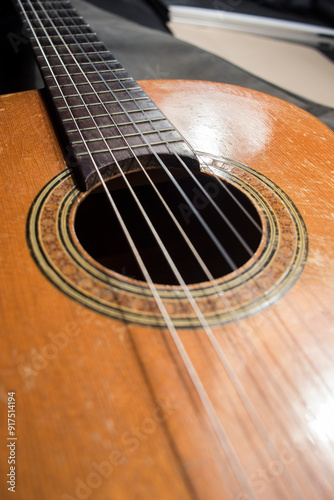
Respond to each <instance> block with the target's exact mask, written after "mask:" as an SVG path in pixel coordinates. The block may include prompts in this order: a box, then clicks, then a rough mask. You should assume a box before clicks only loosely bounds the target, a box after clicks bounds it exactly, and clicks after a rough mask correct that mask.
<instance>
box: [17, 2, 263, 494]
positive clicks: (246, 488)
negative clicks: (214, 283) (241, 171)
mask: <svg viewBox="0 0 334 500" xmlns="http://www.w3.org/2000/svg"><path fill="white" fill-rule="evenodd" d="M28 2H29V3H30V5H31V2H30V0H28ZM18 4H19V5H20V7H21V9H22V12H23V14H24V16H25V17H26V20H27V22H28V24H29V26H30V30H31V32H32V33H33V34H34V36H35V38H36V41H37V43H38V46H39V49H40V50H41V53H42V54H44V51H43V48H42V46H41V45H40V43H39V41H38V38H37V37H36V34H35V30H34V28H33V26H32V24H31V23H30V20H29V18H28V16H27V15H26V12H25V10H24V9H23V6H22V4H21V1H20V0H18ZM31 7H32V9H33V11H35V9H34V8H33V6H32V5H31ZM35 16H36V19H38V16H37V15H36V13H35ZM41 26H42V23H41ZM42 28H43V26H42ZM45 33H46V36H48V35H47V32H46V31H45ZM60 60H61V59H60ZM46 62H47V64H48V66H49V69H50V71H51V73H53V72H52V68H51V66H50V65H49V63H48V61H47V59H46ZM55 81H56V79H55ZM57 86H58V89H59V91H60V93H61V94H62V96H63V97H64V95H63V92H62V90H61V87H60V86H59V85H58V83H57ZM69 112H70V113H71V110H70V109H69ZM71 115H72V118H73V121H74V123H75V124H76V120H75V118H74V116H73V114H72V113H71ZM77 129H78V133H79V134H80V136H81V138H82V140H83V142H84V143H85V141H84V137H83V135H82V134H81V132H80V129H79V127H77ZM87 153H88V155H89V156H90V158H91V160H92V163H93V165H94V167H95V169H96V173H97V175H98V177H99V179H100V182H101V185H102V186H103V189H104V191H105V194H106V196H107V198H108V200H109V202H110V204H111V206H112V208H113V210H114V211H115V214H116V216H117V219H118V221H119V223H120V225H121V227H122V229H123V231H124V233H125V235H126V237H127V239H128V242H129V245H130V247H131V249H132V251H133V253H134V255H135V257H136V259H137V261H138V264H139V266H140V268H141V270H142V272H143V275H144V277H145V279H146V281H147V283H148V285H149V287H150V290H151V293H152V295H153V297H154V298H155V301H156V303H157V305H158V308H159V310H160V313H161V315H162V317H163V319H164V321H165V323H166V326H167V329H168V330H169V332H170V334H171V337H172V339H173V341H174V343H175V345H176V347H177V350H178V352H179V354H180V357H181V359H182V361H183V363H184V366H185V367H186V370H187V372H188V375H189V377H190V379H191V380H192V383H193V385H194V387H195V389H196V392H197V394H198V396H199V398H200V400H201V402H202V404H203V407H204V409H205V411H206V414H207V416H208V418H209V420H210V422H211V425H212V427H213V429H214V431H215V433H216V436H217V438H218V441H219V443H220V445H221V446H222V449H223V450H224V453H225V455H226V457H227V459H228V461H229V462H230V464H231V467H232V470H233V473H234V474H235V477H236V479H237V481H238V483H239V486H240V487H241V489H242V491H243V492H247V494H248V495H249V498H250V499H251V500H257V496H256V495H255V492H254V490H253V488H252V487H251V486H250V485H249V482H248V478H247V476H246V474H245V472H244V470H243V468H242V466H241V463H240V461H239V458H238V456H237V454H236V452H235V450H234V447H233V445H232V444H231V442H230V440H229V439H228V437H227V433H226V431H225V430H224V427H223V425H222V423H221V422H220V419H219V418H218V415H217V413H216V411H215V409H214V407H213V405H212V403H211V401H210V399H209V397H208V395H207V393H206V390H205V388H204V386H203V384H202V382H201V380H200V378H199V376H198V374H197V372H196V370H195V368H194V365H193V363H192V361H191V360H190V358H189V356H188V354H187V352H186V349H185V348H184V345H183V343H182V341H181V339H180V337H179V334H178V333H177V330H176V329H175V327H174V325H173V322H172V320H171V318H170V317H169V315H168V313H167V311H166V308H165V306H164V304H163V301H162V299H161V297H160V295H159V293H158V291H157V289H156V287H155V285H154V283H153V281H152V279H151V277H150V275H149V273H148V271H147V269H146V267H145V265H144V263H143V261H142V259H141V256H140V254H139V252H138V250H137V248H136V246H135V244H134V242H133V240H132V237H131V235H130V233H129V231H128V229H127V226H126V224H125V223H124V221H123V219H122V217H121V214H120V213H119V211H118V208H117V206H116V204H115V202H114V200H113V198H112V196H111V194H110V192H109V190H108V188H107V187H106V184H105V182H104V179H103V177H102V175H101V172H100V171H99V168H98V166H97V165H96V163H95V160H94V158H93V156H92V154H91V153H90V151H89V148H88V147H87Z"/></svg>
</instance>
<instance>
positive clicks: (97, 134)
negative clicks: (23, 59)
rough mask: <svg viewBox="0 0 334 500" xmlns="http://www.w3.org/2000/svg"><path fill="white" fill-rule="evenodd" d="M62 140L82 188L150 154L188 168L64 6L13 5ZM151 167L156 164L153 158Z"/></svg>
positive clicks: (172, 134) (151, 112) (157, 120)
mask: <svg viewBox="0 0 334 500" xmlns="http://www.w3.org/2000/svg"><path fill="white" fill-rule="evenodd" d="M16 7H17V9H18V12H19V14H20V17H21V19H22V22H23V27H24V29H25V31H26V33H27V36H28V37H29V39H30V42H31V45H32V48H33V50H34V53H35V56H36V59H37V62H38V64H39V67H40V70H41V73H42V76H43V78H44V82H45V86H46V88H47V90H48V94H49V96H50V97H51V100H52V102H53V105H54V107H55V110H56V116H57V118H58V120H59V122H60V124H61V129H62V130H63V132H64V135H65V143H66V148H65V149H66V152H67V154H66V157H67V159H68V160H69V161H68V163H69V166H72V167H74V166H75V167H78V168H77V169H76V170H77V171H78V174H79V179H80V180H81V183H82V185H83V187H84V188H85V189H89V188H91V187H93V186H94V185H95V184H96V183H97V182H98V180H99V176H98V173H97V169H99V170H100V171H101V174H102V175H103V177H104V178H109V177H111V176H113V175H114V174H115V173H117V171H118V170H119V168H122V169H124V170H131V169H134V168H136V164H137V161H138V158H140V162H141V163H142V164H143V166H144V167H146V166H148V165H150V164H151V163H152V161H154V160H155V159H156V158H157V157H159V158H161V159H162V160H163V161H166V162H167V163H168V164H169V165H171V166H177V165H178V164H179V161H178V159H177V156H176V155H179V156H180V157H181V158H182V159H183V161H185V162H186V163H187V164H188V166H190V167H191V168H197V165H198V163H197V160H196V158H195V156H194V154H193V153H192V151H191V150H190V148H189V147H188V145H187V144H186V143H185V141H184V140H183V138H182V137H181V135H180V134H179V133H178V132H177V131H176V130H175V128H174V127H173V126H172V124H171V123H170V122H169V121H168V120H167V118H166V117H165V115H164V114H163V113H162V112H161V111H160V110H159V109H158V108H157V107H156V106H155V104H154V103H153V102H152V100H151V99H150V98H149V97H148V95H147V94H146V93H145V92H144V91H143V89H142V88H141V87H140V86H139V85H138V83H137V82H136V81H135V80H134V79H133V78H132V77H131V76H130V75H129V74H128V73H127V71H126V70H125V69H124V68H123V67H122V65H121V64H120V62H119V61H118V60H117V59H116V58H115V57H114V56H113V54H112V53H111V52H110V51H109V50H108V49H107V48H106V46H105V45H104V44H103V42H101V41H100V40H99V39H98V37H97V35H96V33H94V32H93V31H92V30H91V28H90V26H89V25H88V24H87V23H86V22H85V21H84V20H83V18H82V17H81V16H79V15H78V13H77V11H76V10H75V9H74V8H73V7H72V5H71V3H70V2H68V1H53V2H44V1H43V0H38V1H36V0H35V1H30V0H28V1H21V0H17V1H16ZM155 163H156V160H155Z"/></svg>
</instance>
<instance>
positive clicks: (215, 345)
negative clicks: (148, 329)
mask: <svg viewBox="0 0 334 500" xmlns="http://www.w3.org/2000/svg"><path fill="white" fill-rule="evenodd" d="M63 24H64V23H63ZM68 31H69V30H68ZM138 161H139V160H138ZM137 202H138V200H137ZM151 229H152V228H151ZM152 230H153V229H152ZM156 238H157V236H156ZM157 239H158V238H157ZM159 244H160V246H161V241H160V242H159ZM164 251H165V250H164ZM165 253H166V252H165ZM174 273H175V271H174ZM178 280H179V282H181V278H180V276H179V277H178ZM182 285H183V288H184V284H182ZM188 299H189V301H190V302H192V303H193V300H192V297H191V296H190V297H189V295H188ZM195 307H196V305H194V303H193V308H195ZM197 316H198V317H199V312H198V311H197ZM207 333H209V332H208V331H207ZM208 336H210V335H208ZM211 343H212V344H213V346H214V347H215V349H216V351H217V353H218V354H219V357H220V359H221V360H222V358H223V354H222V352H219V350H218V347H219V349H220V346H219V345H218V344H217V341H216V339H215V338H213V339H212V336H211ZM220 350H221V349H220ZM223 364H225V366H226V359H225V360H223ZM230 378H232V377H231V373H230ZM234 385H236V381H234ZM240 392H241V390H240V388H239V395H240ZM248 411H249V408H248ZM262 437H263V434H262ZM267 444H268V443H267Z"/></svg>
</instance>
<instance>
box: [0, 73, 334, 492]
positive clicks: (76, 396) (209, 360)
mask: <svg viewBox="0 0 334 500" xmlns="http://www.w3.org/2000/svg"><path fill="white" fill-rule="evenodd" d="M140 84H141V85H142V87H143V88H144V90H145V91H146V92H147V93H148V95H149V96H150V97H151V98H152V99H153V101H154V102H155V103H156V104H157V105H158V106H159V107H160V108H161V109H162V111H163V112H164V113H165V114H166V116H167V117H168V118H169V120H170V121H171V122H172V123H173V124H174V125H175V127H176V128H177V129H178V130H179V131H180V132H181V134H183V135H184V137H185V138H186V140H188V141H189V143H190V144H191V145H192V146H193V148H194V149H195V150H197V151H199V152H204V153H208V154H209V155H214V156H216V157H227V158H231V159H232V160H236V161H238V162H241V163H243V164H246V165H247V166H248V167H250V168H251V169H254V171H256V172H258V173H260V174H262V175H263V176H265V177H266V178H267V179H269V181H268V185H269V186H270V185H271V184H270V182H272V186H273V190H274V189H275V186H278V187H279V188H280V189H281V190H282V191H283V192H284V193H285V194H286V195H287V197H288V198H289V199H291V200H292V202H293V204H294V206H295V207H297V210H298V212H299V213H300V214H301V217H302V219H303V221H304V223H305V228H306V232H305V234H304V233H303V234H304V236H302V237H303V238H304V239H305V241H302V242H300V244H301V245H302V244H305V245H308V255H307V258H306V262H305V266H304V268H303V269H302V270H301V274H300V276H298V278H296V281H295V283H294V284H292V285H291V287H290V289H289V290H288V291H286V292H285V293H284V294H282V296H281V297H280V298H277V300H276V299H275V301H274V300H273V301H272V302H273V303H272V304H271V305H269V306H268V307H265V308H262V309H261V310H259V311H258V312H254V313H253V314H250V315H249V316H248V317H245V318H240V319H238V320H237V321H236V322H233V321H232V322H230V323H227V324H224V325H218V326H215V327H214V328H213V332H214V335H215V336H216V339H217V340H218V342H219V344H220V346H221V348H222V350H223V352H224V355H225V356H226V358H227V360H228V367H230V368H231V369H232V373H233V377H231V371H229V370H227V369H226V366H225V367H224V366H223V365H222V363H221V362H220V360H219V359H218V357H217V356H216V353H215V352H214V350H213V348H212V345H211V344H210V343H209V341H208V339H207V337H206V335H205V332H203V330H202V329H200V328H196V329H190V328H182V329H180V331H179V335H180V337H181V338H182V341H183V343H184V345H185V347H186V350H187V352H188V354H189V356H190V358H191V359H192V362H193V364H194V366H195V367H196V370H197V373H198V375H199V376H200V379H201V381H202V383H203V385H204V386H205V388H206V391H207V392H208V394H209V396H210V399H211V401H212V403H213V405H214V407H215V410H216V412H217V415H218V416H219V419H220V421H221V423H222V427H223V429H224V432H225V437H226V439H227V444H226V448H225V449H223V447H222V446H221V444H220V443H219V442H218V440H217V437H216V435H215V433H214V430H213V428H212V424H211V422H210V421H209V419H208V416H207V414H206V412H205V410H204V408H203V405H202V403H201V401H200V400H199V397H198V394H197V393H196V391H195V389H194V387H193V384H192V382H191V381H190V379H189V375H188V373H187V371H186V369H185V367H184V364H183V363H182V360H181V359H180V356H179V354H178V352H177V350H176V347H175V344H174V343H173V341H172V339H171V337H170V334H169V332H168V330H167V329H164V328H154V327H150V326H143V325H138V324H136V323H127V322H123V321H121V320H120V319H118V320H117V319H114V318H111V317H108V316H106V315H103V314H99V313H98V312H96V311H94V310H92V309H90V308H86V307H84V306H83V305H82V304H81V303H79V302H78V301H76V300H74V299H72V298H70V297H69V296H68V295H66V294H65V293H63V292H62V291H61V290H59V288H58V287H57V286H55V285H54V283H52V282H51V281H50V280H49V279H47V278H46V276H45V275H44V274H43V273H42V272H41V271H40V269H39V268H38V266H37V265H36V263H35V261H34V259H33V258H32V256H31V253H30V249H29V247H28V243H27V238H26V225H27V217H28V213H29V210H30V208H31V206H32V204H33V202H34V199H35V197H36V196H37V194H38V192H39V191H40V190H41V189H42V188H43V187H44V186H45V185H46V184H47V183H48V182H49V181H50V180H51V179H52V178H54V177H55V176H56V175H58V174H59V173H60V172H62V171H63V170H64V169H65V168H66V162H65V158H64V154H63V152H62V149H61V147H60V145H59V141H58V137H57V135H56V132H55V130H54V127H53V124H52V121H51V119H50V116H49V114H48V112H47V108H46V106H45V102H44V99H43V96H42V94H41V93H39V92H37V91H29V92H24V93H20V94H12V95H6V96H1V98H0V122H1V128H0V148H1V150H0V155H1V156H0V158H1V177H2V179H1V185H0V189H1V197H0V199H1V228H2V230H1V239H0V244H1V290H2V293H1V322H2V324H1V332H2V335H1V337H0V359H1V361H0V369H1V385H0V389H1V392H0V396H1V398H0V401H1V405H0V415H1V422H2V425H1V429H2V431H1V438H2V439H1V446H0V464H1V471H2V481H1V485H0V488H1V498H3V499H7V498H8V499H9V498H13V496H12V495H13V493H12V491H9V490H8V488H9V487H10V483H7V485H6V484H5V483H6V481H7V479H6V478H9V479H8V480H10V476H9V475H8V476H6V475H7V474H10V471H13V469H10V465H11V464H10V463H9V460H10V457H11V456H13V453H15V478H16V486H15V498H16V499H18V500H21V499H22V500H36V499H47V500H56V499H57V500H59V499H61V500H69V499H72V500H73V498H75V499H88V498H91V499H92V500H93V499H96V500H107V499H108V500H109V499H117V500H123V499H124V500H132V499H136V500H144V499H145V500H150V499H159V500H177V499H180V500H181V499H182V500H186V499H196V500H202V499H205V500H218V499H219V500H232V499H233V500H235V499H238V500H248V499H256V498H263V499H266V500H286V499H289V500H290V499H307V500H312V499H317V500H327V499H328V500H330V499H332V498H334V483H333V468H334V465H333V464H334V449H333V445H334V442H333V440H334V427H333V415H334V397H333V359H334V358H333V355H334V341H333V338H334V336H333V333H334V331H333V329H334V327H333V325H334V322H333V303H334V302H333V299H334V280H333V276H334V270H333V265H334V264H333V263H334V240H333V234H334V223H333V214H334V207H333V166H332V162H333V154H334V141H333V133H332V132H331V131H330V130H329V129H328V128H327V127H326V126H325V125H324V124H322V123H321V122H319V121H318V120H317V119H316V118H314V117H312V116H311V115H309V114H307V113H306V112H304V111H302V110H300V109H298V108H296V107H295V106H293V105H291V104H288V103H286V102H283V101H281V100H278V99H276V98H273V97H270V96H267V95H264V94H261V93H258V92H255V91H250V90H246V89H242V88H239V87H233V86H229V85H223V84H215V83H208V82H193V81H143V82H140ZM162 223H163V221H162ZM277 238H278V240H279V238H280V235H279V234H278V236H277ZM306 239H307V242H306ZM9 392H15V405H16V411H15V422H16V430H15V436H13V435H12V436H11V435H10V434H9V433H8V432H9V431H8V430H7V413H8V393H9ZM14 437H15V438H17V439H14ZM7 445H10V446H12V448H10V446H7ZM11 449H12V451H13V453H12V455H10V453H11V451H10V450H11ZM231 450H232V451H231ZM11 473H12V474H13V472H11Z"/></svg>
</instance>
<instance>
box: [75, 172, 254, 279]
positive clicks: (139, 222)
mask: <svg viewBox="0 0 334 500" xmlns="http://www.w3.org/2000/svg"><path fill="white" fill-rule="evenodd" d="M174 175H175V173H174ZM176 175H178V174H177V172H176ZM127 176H128V179H129V181H130V182H131V185H133V186H134V190H135V193H136V195H137V197H138V199H139V200H140V202H141V203H142V205H143V207H144V209H145V211H146V213H147V215H148V217H149V218H150V220H151V222H152V224H153V226H154V227H155V228H156V230H157V232H158V233H159V237H160V238H161V240H162V242H163V244H164V245H165V247H166V249H167V251H168V253H169V254H170V256H171V258H172V260H173V262H174V263H175V265H176V267H177V269H178V270H179V272H180V274H181V275H182V278H183V279H184V281H185V282H186V283H187V284H194V283H201V282H205V281H208V276H207V274H206V273H205V272H204V271H203V269H202V267H201V265H200V264H199V262H198V260H197V259H196V257H195V256H194V254H193V252H192V250H191V249H190V248H189V245H188V243H187V242H186V241H185V238H184V236H182V234H181V233H180V231H179V230H178V229H177V227H176V225H175V223H174V222H173V220H172V218H171V217H170V214H169V213H168V211H167V210H166V208H165V207H164V206H163V204H162V202H161V201H160V200H159V197H158V195H157V194H156V192H155V191H154V189H153V187H152V186H151V185H150V184H149V183H148V181H147V179H146V178H145V176H144V174H143V173H140V172H132V173H129V174H127ZM150 176H151V177H152V179H153V181H154V184H155V186H156V187H157V189H158V190H159V192H160V194H161V196H162V197H163V198H164V199H165V200H166V202H167V204H168V206H169V207H170V210H171V211H172V212H173V214H174V216H175V217H176V219H177V220H178V222H179V224H180V226H181V227H182V229H183V231H184V232H185V233H186V235H187V237H188V238H189V240H190V241H191V243H192V245H193V246H194V247H195V248H196V251H197V252H198V254H199V255H200V257H201V259H203V261H204V262H205V265H206V266H207V267H208V269H209V271H210V273H211V274H212V275H213V277H214V278H220V277H223V276H225V275H227V274H229V273H230V272H231V271H232V270H233V268H234V266H235V268H239V267H241V266H242V265H243V264H245V263H246V262H247V261H248V260H249V259H250V258H251V256H252V255H253V254H254V252H255V251H256V249H257V248H258V246H259V243H260V240H261V231H260V230H259V228H261V221H260V217H259V214H258V212H257V210H256V209H255V207H254V205H253V204H252V203H251V201H250V200H249V198H248V197H247V196H246V195H245V194H244V193H243V192H242V191H240V190H239V189H237V188H236V187H234V186H233V185H231V184H229V183H226V182H224V183H223V184H224V186H225V188H227V189H228V190H226V189H225V188H224V187H223V186H222V185H221V184H220V183H219V182H218V181H217V180H216V179H215V178H214V177H212V176H210V175H208V174H205V173H201V174H198V175H197V176H196V178H197V179H198V181H199V182H200V184H201V185H202V186H203V188H204V189H205V192H206V193H207V196H206V194H204V193H203V192H202V191H201V189H200V188H199V187H198V185H196V183H195V181H194V180H193V179H192V178H179V179H178V180H177V183H178V186H180V188H181V189H182V190H183V192H184V193H185V194H186V196H187V197H188V198H189V200H190V201H191V203H192V204H193V206H194V207H195V209H196V210H197V214H198V216H199V217H200V220H199V219H198V217H197V216H196V214H195V213H194V211H193V209H192V208H191V207H190V204H189V203H188V202H187V201H186V200H185V199H184V198H183V197H182V195H181V194H180V192H179V190H178V189H177V188H176V187H175V185H173V183H172V181H170V180H169V179H168V178H167V175H166V174H162V173H161V172H159V171H157V170H152V171H150ZM107 186H108V189H109V190H110V192H111V195H112V197H113V199H114V201H115V203H116V206H117V207H118V210H119V212H120V214H121V216H122V218H123V220H124V222H125V224H126V226H127V228H128V230H129V233H130V234H131V237H132V239H133V241H134V243H135V245H136V247H137V249H138V251H139V253H140V255H141V257H142V259H143V261H144V264H145V266H146V268H147V270H148V272H149V274H150V276H151V278H152V280H153V282H154V283H157V284H166V285H179V282H178V280H177V279H176V277H175V274H174V272H173V271H172V269H171V267H170V266H169V264H168V262H167V260H166V258H165V256H164V252H163V251H162V250H161V248H160V246H159V245H158V243H157V241H156V239H155V238H154V236H153V234H152V232H151V230H150V229H149V227H148V225H147V223H146V222H145V219H144V217H143V216H142V214H141V212H140V210H139V208H138V206H137V204H136V202H135V200H134V199H133V196H132V194H131V192H130V190H129V189H128V187H127V186H126V184H125V181H124V180H123V179H122V178H121V177H117V178H113V179H111V180H110V181H109V182H108V183H107ZM208 197H209V198H211V199H212V200H213V201H214V203H216V204H217V205H218V206H219V208H220V210H221V211H222V213H223V214H224V216H225V217H226V219H227V220H228V221H229V224H228V223H227V222H226V221H225V220H224V218H223V217H222V216H221V214H220V213H219V212H218V211H217V210H216V208H215V207H214V206H213V204H212V203H210V201H209V198H208ZM241 207H242V208H241ZM246 214H248V215H246ZM251 219H253V221H255V223H256V224H257V226H258V227H256V225H255V224H254V223H253V222H252V221H251ZM200 221H203V224H204V226H206V227H203V224H202V223H201V222H200ZM231 227H233V228H234V230H235V231H237V232H238V233H239V236H240V237H241V238H240V237H238V236H237V235H236V233H235V231H233V230H232V229H231ZM75 231H76V234H77V237H78V239H79V241H80V243H81V245H82V246H83V247H84V249H85V250H86V251H87V252H88V254H89V255H90V256H91V257H93V259H95V260H96V261H98V262H99V263H100V264H102V265H103V266H105V267H107V268H109V269H112V270H114V271H116V272H117V273H120V274H122V275H124V276H127V277H129V278H134V279H136V280H141V281H145V279H144V277H143V273H142V271H141V269H140V266H139V265H138V263H137V261H136V259H135V257H134V255H133V253H132V250H131V248H130V245H129V243H128V241H127V239H126V237H125V235H124V232H123V230H122V228H121V225H120V223H119V222H118V219H117V217H116V215H115V213H114V211H113V209H112V207H111V206H110V202H109V201H108V199H107V196H106V194H105V192H104V191H103V189H102V188H101V187H98V188H96V189H94V190H93V191H92V192H91V193H89V194H88V195H87V196H86V198H84V200H83V201H82V202H81V204H80V205H79V207H78V209H77V213H76V216H75ZM210 233H211V234H210ZM215 238H216V243H215V242H214V239H215ZM218 242H219V243H218ZM219 245H220V246H221V248H219ZM222 248H223V249H224V251H225V252H226V254H227V255H228V258H226V255H225V256H224V255H223V254H222ZM231 261H233V264H232V263H231Z"/></svg>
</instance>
